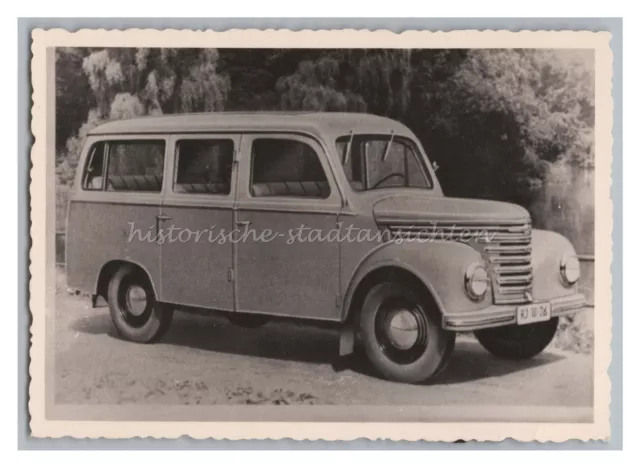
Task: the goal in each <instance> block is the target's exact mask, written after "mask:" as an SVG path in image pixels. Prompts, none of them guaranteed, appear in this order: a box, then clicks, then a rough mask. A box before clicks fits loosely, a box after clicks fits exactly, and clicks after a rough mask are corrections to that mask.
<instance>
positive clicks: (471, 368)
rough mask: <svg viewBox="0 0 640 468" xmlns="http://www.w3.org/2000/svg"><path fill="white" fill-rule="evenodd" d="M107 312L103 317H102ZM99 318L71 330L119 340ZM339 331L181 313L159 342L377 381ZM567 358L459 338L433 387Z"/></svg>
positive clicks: (78, 323)
mask: <svg viewBox="0 0 640 468" xmlns="http://www.w3.org/2000/svg"><path fill="white" fill-rule="evenodd" d="M102 311H104V312H102ZM95 312H96V313H95V314H94V315H90V316H87V317H84V318H82V319H78V320H75V321H74V322H72V323H71V328H72V329H73V330H74V331H77V332H80V333H89V334H95V335H109V336H110V337H112V338H114V339H118V340H120V339H121V338H120V337H119V336H118V335H117V333H116V331H115V329H114V328H113V325H112V323H111V318H110V316H109V315H108V311H107V309H106V308H100V309H96V310H95ZM338 342H339V335H338V332H337V330H331V329H325V328H318V327H312V326H308V325H298V324H295V323H290V322H272V323H269V324H267V325H265V326H263V327H261V328H254V329H246V328H241V327H237V326H235V325H232V324H231V323H229V322H228V321H227V320H226V319H225V318H224V317H221V316H217V315H211V316H200V315H192V314H183V313H180V312H177V313H176V314H175V316H174V320H173V323H172V325H171V328H170V329H169V331H168V332H167V334H166V335H165V336H164V337H163V338H162V339H161V340H160V343H163V344H168V345H173V346H181V347H188V348H193V349H199V350H204V351H212V352H218V353H225V354H235V355H244V356H254V357H261V358H270V359H279V360H285V361H297V362H307V363H315V364H332V365H333V366H334V369H335V370H336V371H338V372H340V371H342V370H352V371H355V372H357V373H360V374H364V375H368V376H375V374H374V373H373V372H372V370H371V368H370V366H369V365H368V364H367V363H366V362H365V361H364V360H363V359H359V358H346V359H344V358H343V359H338V355H337V353H338ZM562 359H566V356H564V355H562V354H556V353H554V352H553V351H545V352H543V353H541V354H540V355H538V356H536V357H535V358H533V359H530V360H526V361H513V360H507V359H500V358H497V357H495V356H492V355H490V354H489V353H488V352H487V351H485V350H484V348H482V346H481V345H480V344H479V343H478V342H477V341H475V340H474V339H473V338H471V337H463V338H462V339H458V342H457V343H456V348H455V351H454V353H453V355H452V357H451V361H450V362H449V365H448V366H447V368H446V369H445V370H444V371H443V372H442V373H441V374H440V375H438V376H437V377H436V378H435V379H433V380H431V381H429V383H428V384H429V385H451V384H456V383H464V382H470V381H476V380H482V379H486V378H489V377H499V376H502V375H507V374H513V373H516V372H521V371H524V370H527V369H531V368H535V367H539V366H545V365H549V364H551V363H554V362H557V361H559V360H562Z"/></svg>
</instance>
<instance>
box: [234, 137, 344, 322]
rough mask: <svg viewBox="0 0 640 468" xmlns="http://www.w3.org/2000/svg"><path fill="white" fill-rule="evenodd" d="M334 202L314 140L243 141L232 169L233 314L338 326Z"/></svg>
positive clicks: (324, 160) (323, 160) (325, 164)
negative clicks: (235, 168)
mask: <svg viewBox="0 0 640 468" xmlns="http://www.w3.org/2000/svg"><path fill="white" fill-rule="evenodd" d="M341 203H342V198H341V196H340V193H339V191H338V188H337V186H336V182H335V179H334V177H333V174H332V172H331V169H330V167H329V164H328V161H327V156H326V154H325V152H324V150H323V148H322V147H321V145H320V144H318V142H317V141H316V140H314V139H313V138H310V137H306V136H301V135H293V134H286V133H282V134H251V135H244V136H243V140H242V152H241V155H240V161H239V172H238V187H237V206H236V208H237V211H236V219H235V220H234V221H235V225H236V231H235V235H236V236H237V241H236V242H234V247H235V249H236V262H235V272H236V276H237V278H236V294H237V310H238V311H239V312H252V313H266V314H272V315H279V316H289V317H304V318H313V319H323V320H339V319H340V314H339V308H338V303H339V301H340V297H339V284H340V281H339V275H340V269H339V261H340V259H339V252H340V249H339V244H338V242H337V241H336V239H335V236H334V237H333V238H331V237H330V236H328V235H329V234H330V233H334V234H335V233H336V231H337V228H338V215H339V213H340V209H341Z"/></svg>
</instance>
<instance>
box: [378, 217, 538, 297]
mask: <svg viewBox="0 0 640 468" xmlns="http://www.w3.org/2000/svg"><path fill="white" fill-rule="evenodd" d="M389 230H390V232H391V234H392V235H394V236H398V235H400V236H402V237H417V238H428V239H433V240H450V241H457V242H468V243H477V245H478V246H479V247H480V248H481V250H482V252H483V256H484V258H485V260H486V261H487V264H488V265H489V269H490V273H491V278H492V282H493V297H494V303H495V304H525V303H528V302H530V301H531V287H532V283H533V268H532V266H531V221H530V220H527V221H526V222H520V223H513V222H502V223H492V224H485V223H477V222H475V223H474V222H466V223H462V222H460V223H453V222H433V223H431V224H430V225H418V226H416V225H410V226H409V225H392V226H389Z"/></svg>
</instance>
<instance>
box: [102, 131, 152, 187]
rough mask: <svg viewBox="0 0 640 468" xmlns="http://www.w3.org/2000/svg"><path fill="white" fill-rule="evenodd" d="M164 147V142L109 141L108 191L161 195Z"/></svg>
mask: <svg viewBox="0 0 640 468" xmlns="http://www.w3.org/2000/svg"><path fill="white" fill-rule="evenodd" d="M164 147H165V143H164V141H161V140H156V141H149V140H146V141H142V140H139V141H136V140H130V141H113V142H108V145H107V151H108V153H109V158H108V165H107V191H111V192H160V191H161V190H162V176H163V170H164Z"/></svg>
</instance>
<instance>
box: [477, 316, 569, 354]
mask: <svg viewBox="0 0 640 468" xmlns="http://www.w3.org/2000/svg"><path fill="white" fill-rule="evenodd" d="M557 328H558V317H553V318H552V319H551V320H549V321H547V322H538V323H531V324H528V325H507V326H505V327H498V328H487V329H485V330H478V331H476V332H475V335H476V338H477V339H478V341H479V342H480V344H481V345H482V346H483V347H484V349H486V350H487V351H489V352H490V353H491V354H493V355H494V356H498V357H501V358H506V359H516V360H519V359H530V358H532V357H534V356H537V355H538V354H540V353H541V352H542V351H543V350H544V349H545V348H546V347H547V346H548V345H549V343H551V341H552V340H553V337H554V335H555V333H556V330H557Z"/></svg>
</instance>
